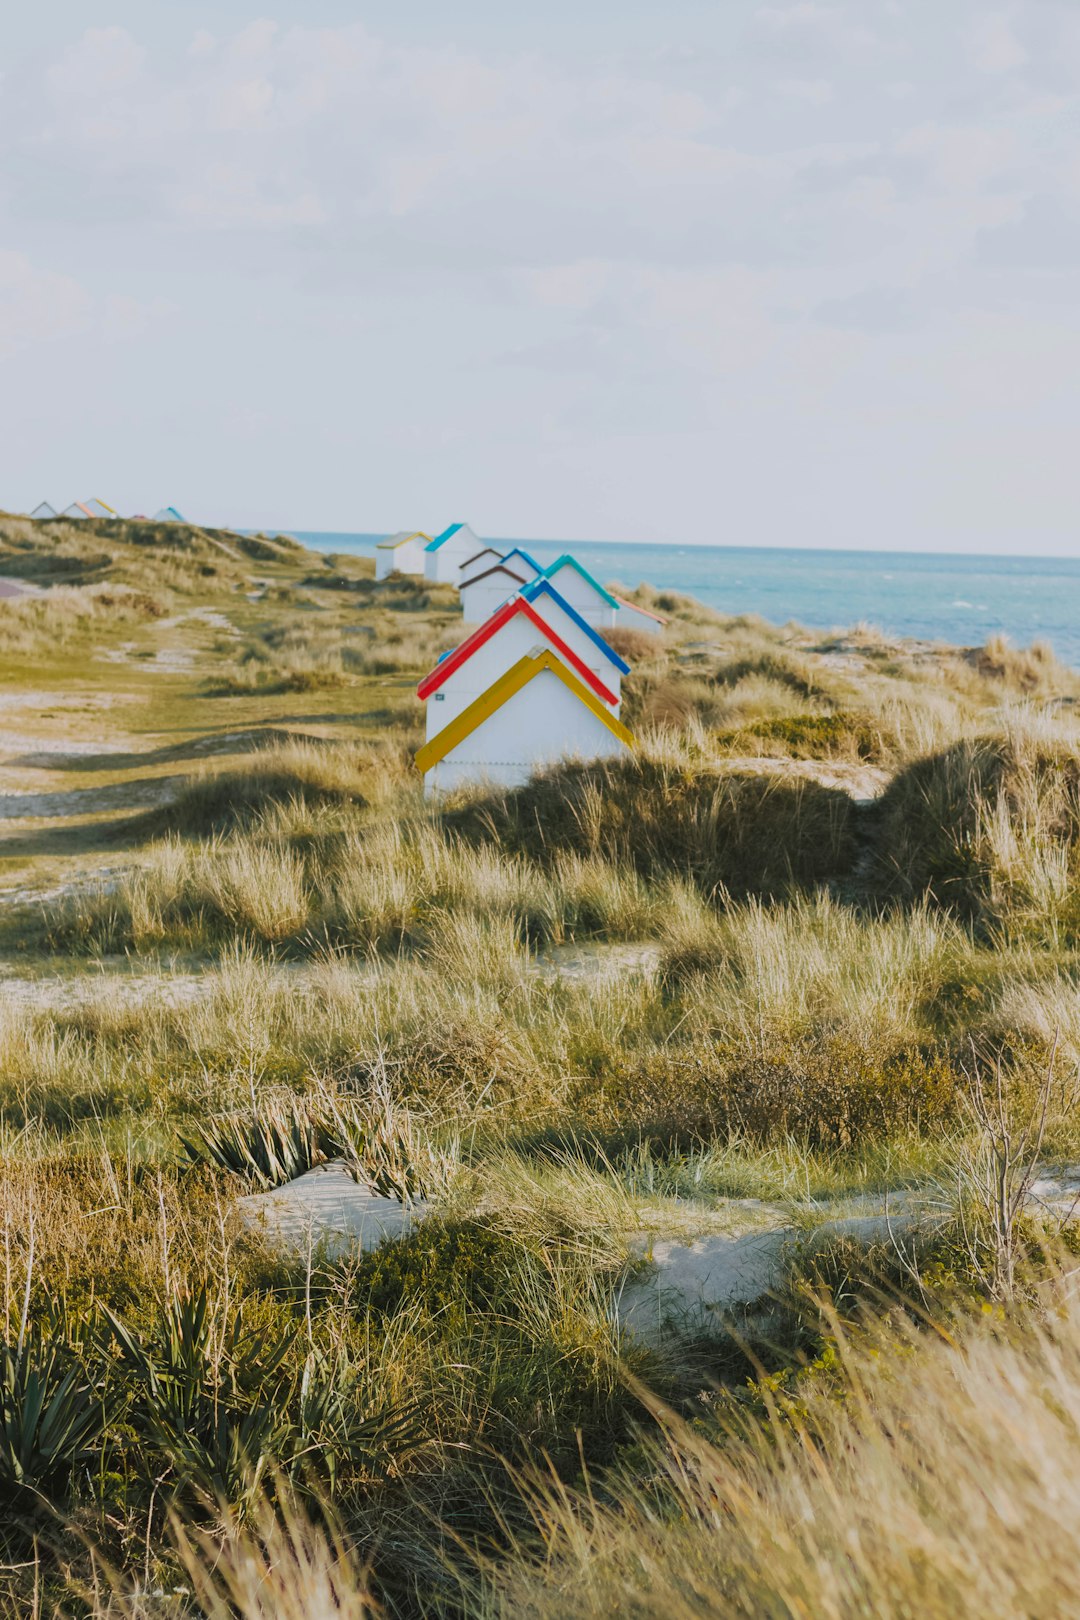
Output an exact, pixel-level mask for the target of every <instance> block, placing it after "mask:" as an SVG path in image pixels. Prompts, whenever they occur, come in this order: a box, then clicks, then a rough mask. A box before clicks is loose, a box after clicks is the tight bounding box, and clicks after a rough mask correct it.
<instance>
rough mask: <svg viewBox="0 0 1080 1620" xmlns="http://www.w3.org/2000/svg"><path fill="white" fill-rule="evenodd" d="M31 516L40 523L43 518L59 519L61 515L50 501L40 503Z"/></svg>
mask: <svg viewBox="0 0 1080 1620" xmlns="http://www.w3.org/2000/svg"><path fill="white" fill-rule="evenodd" d="M30 516H31V517H32V518H37V519H39V521H40V520H41V519H43V518H54V517H59V516H60V514H59V512H58V511H57V510H56V507H55V506H50V505H49V503H48V501H40V502H39V503H38V505H37V506H35V507H34V510H33V511H32V512H31V513H30Z"/></svg>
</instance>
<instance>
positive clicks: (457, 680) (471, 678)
mask: <svg viewBox="0 0 1080 1620" xmlns="http://www.w3.org/2000/svg"><path fill="white" fill-rule="evenodd" d="M567 624H568V626H569V629H570V632H571V637H572V639H573V640H575V641H577V642H578V643H579V645H580V644H581V643H584V645H585V646H586V647H587V648H588V649H589V652H590V653H594V652H595V649H593V648H592V647H591V644H590V643H589V641H588V638H587V637H584V636H582V635H581V632H580V631H579V630H577V628H576V626H575V625H574V624H573V622H572V621H571V620H567ZM545 650H550V651H551V652H553V653H554V654H555V656H556V657H557V658H559V659H561V660H562V662H563V663H564V664H565V665H566V667H567V669H569V670H571V671H572V672H573V674H575V675H576V676H577V678H578V680H579V681H581V682H582V683H583V685H585V686H586V687H587V688H588V689H589V691H590V692H592V693H593V694H594V695H595V696H596V697H598V698H599V699H600V701H601V702H602V703H606V704H607V706H608V708H609V709H610V711H611V713H612V714H618V712H619V695H620V694H619V679H620V675H621V670H620V669H619V668H615V667H614V666H613V668H614V676H615V678H614V680H612V679H611V677H610V676H609V677H608V679H607V680H604V679H602V678H601V676H600V675H598V674H597V673H596V671H595V670H593V669H592V668H590V665H589V663H588V662H586V660H585V659H584V658H582V657H581V655H580V652H579V651H578V650H577V649H576V648H575V647H573V646H571V645H570V644H569V642H568V641H566V640H564V638H563V637H562V636H560V635H559V633H558V631H557V630H556V629H555V628H554V627H553V625H551V624H550V623H549V622H548V621H547V620H546V619H544V618H542V617H541V615H540V614H539V613H538V612H537V611H536V609H535V608H534V607H533V605H532V604H531V603H530V602H527V601H526V600H525V598H524V597H523V596H514V597H511V599H510V601H509V602H506V603H505V604H504V605H503V606H502V607H501V608H500V609H499V611H498V612H497V613H493V614H492V616H491V618H490V619H488V621H487V623H486V624H482V625H481V626H480V628H479V629H478V630H474V631H473V633H472V635H471V636H467V637H466V638H465V640H464V641H463V642H462V643H461V645H460V646H458V647H455V648H454V650H453V652H450V653H447V654H446V655H445V656H444V657H443V658H440V660H439V662H438V663H437V664H436V665H435V668H434V669H433V670H432V671H431V673H430V674H429V675H425V676H424V679H423V680H422V681H421V682H420V685H419V686H418V687H417V689H416V695H417V697H418V698H420V699H421V701H422V702H426V703H427V736H428V738H429V739H430V738H432V737H434V736H435V735H436V733H437V732H439V731H442V730H444V729H445V727H446V726H448V725H449V724H450V722H451V720H456V719H457V717H458V715H459V714H461V713H462V711H463V710H464V709H467V708H468V706H469V704H470V703H472V702H473V701H474V699H476V698H478V697H479V696H480V695H481V694H482V693H483V692H486V691H488V690H489V689H490V688H491V687H492V686H494V684H495V682H496V681H497V680H499V679H500V678H501V677H502V676H503V675H505V674H506V672H507V670H508V669H512V668H513V666H514V665H515V664H517V663H518V662H519V661H520V660H521V659H522V658H525V657H528V656H530V655H535V654H536V653H538V652H542V651H545ZM612 656H613V657H614V655H612ZM622 668H623V669H625V665H623V666H622ZM606 673H607V672H606V671H605V674H606Z"/></svg>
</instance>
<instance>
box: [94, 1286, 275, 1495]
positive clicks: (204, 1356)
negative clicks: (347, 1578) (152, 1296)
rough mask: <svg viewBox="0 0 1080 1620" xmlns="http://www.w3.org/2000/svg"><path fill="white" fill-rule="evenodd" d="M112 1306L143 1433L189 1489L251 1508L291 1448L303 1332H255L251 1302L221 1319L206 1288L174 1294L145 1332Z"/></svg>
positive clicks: (116, 1338) (182, 1487)
mask: <svg viewBox="0 0 1080 1620" xmlns="http://www.w3.org/2000/svg"><path fill="white" fill-rule="evenodd" d="M105 1314H106V1317H107V1319H108V1323H109V1328H110V1330H111V1338H112V1339H113V1341H114V1342H115V1344H116V1346H117V1348H118V1349H119V1352H120V1364H121V1367H122V1369H123V1371H124V1373H125V1374H126V1379H127V1383H128V1387H129V1390H130V1394H131V1421H132V1424H133V1426H134V1428H135V1430H136V1432H137V1433H138V1435H139V1436H140V1439H141V1440H144V1441H146V1442H147V1443H148V1444H149V1445H150V1446H151V1447H153V1448H154V1450H155V1451H156V1452H158V1453H159V1454H161V1455H163V1456H164V1458H165V1460H166V1461H167V1462H168V1464H169V1465H170V1466H171V1468H172V1469H173V1471H174V1474H175V1476H176V1484H177V1488H178V1490H179V1491H181V1492H183V1491H185V1490H188V1489H190V1490H191V1491H192V1492H193V1493H194V1494H195V1495H196V1496H199V1497H201V1498H203V1499H204V1500H207V1501H210V1502H215V1503H220V1502H225V1503H228V1504H229V1505H230V1506H232V1507H234V1508H242V1507H243V1506H244V1505H245V1504H246V1503H247V1502H249V1501H250V1500H251V1498H252V1496H253V1494H254V1492H255V1491H256V1490H257V1489H258V1486H259V1483H260V1480H261V1479H262V1476H263V1474H264V1472H265V1470H266V1468H267V1466H268V1465H269V1464H270V1462H271V1461H272V1460H273V1459H274V1458H276V1457H277V1456H278V1455H279V1454H280V1452H281V1450H282V1446H281V1440H282V1437H283V1435H284V1433H285V1432H286V1431H287V1428H288V1417H287V1412H286V1407H287V1386H288V1383H289V1379H288V1375H287V1374H286V1373H284V1372H283V1364H284V1362H285V1359H286V1357H287V1356H288V1353H289V1350H290V1348H291V1345H292V1341H293V1337H294V1335H292V1334H284V1335H282V1336H281V1337H280V1338H278V1339H277V1340H267V1339H265V1338H263V1337H261V1336H257V1335H251V1336H247V1335H245V1333H244V1325H243V1310H242V1308H241V1309H238V1310H237V1311H235V1312H234V1313H233V1314H232V1315H231V1316H226V1317H224V1318H223V1319H222V1320H220V1321H219V1320H217V1319H216V1318H215V1313H214V1311H213V1310H212V1308H211V1301H210V1296H209V1293H208V1291H207V1290H206V1289H205V1288H204V1289H200V1290H198V1291H197V1292H195V1293H193V1294H176V1295H174V1296H173V1298H172V1299H171V1300H169V1302H168V1303H167V1305H166V1306H165V1309H164V1310H163V1311H162V1313H161V1315H160V1316H159V1318H158V1320H157V1321H156V1322H155V1324H154V1326H153V1328H152V1329H151V1330H150V1331H149V1332H147V1333H145V1334H140V1333H138V1332H137V1331H136V1330H135V1329H133V1328H131V1327H129V1326H128V1325H127V1324H126V1323H124V1322H123V1321H121V1319H120V1318H119V1317H118V1316H116V1315H114V1314H113V1312H111V1311H108V1310H107V1311H106V1313H105Z"/></svg>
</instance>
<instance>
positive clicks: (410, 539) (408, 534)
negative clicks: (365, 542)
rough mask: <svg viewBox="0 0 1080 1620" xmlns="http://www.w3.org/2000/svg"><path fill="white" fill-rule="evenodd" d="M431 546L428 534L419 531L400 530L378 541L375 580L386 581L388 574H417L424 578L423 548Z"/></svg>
mask: <svg viewBox="0 0 1080 1620" xmlns="http://www.w3.org/2000/svg"><path fill="white" fill-rule="evenodd" d="M430 544H431V536H430V534H424V533H423V532H422V530H420V529H401V530H399V532H398V533H397V534H392V535H390V537H389V539H387V540H380V541H379V543H378V545H377V546H376V547H375V578H376V579H386V578H387V577H388V576H389V575H390V574H418V575H419V576H420V578H421V579H422V578H423V577H424V548H425V546H428V545H430Z"/></svg>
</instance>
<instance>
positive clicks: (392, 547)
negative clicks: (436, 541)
mask: <svg viewBox="0 0 1080 1620" xmlns="http://www.w3.org/2000/svg"><path fill="white" fill-rule="evenodd" d="M409 540H423V541H424V542H425V543H427V542H429V541H430V540H431V536H430V534H425V533H424V531H423V529H414V530H413V531H412V533H411V534H403V535H402V536H401V539H400V540H376V542H375V550H376V551H396V550H397V548H398V546H403V545H405V543H406V542H407V541H409Z"/></svg>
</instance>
